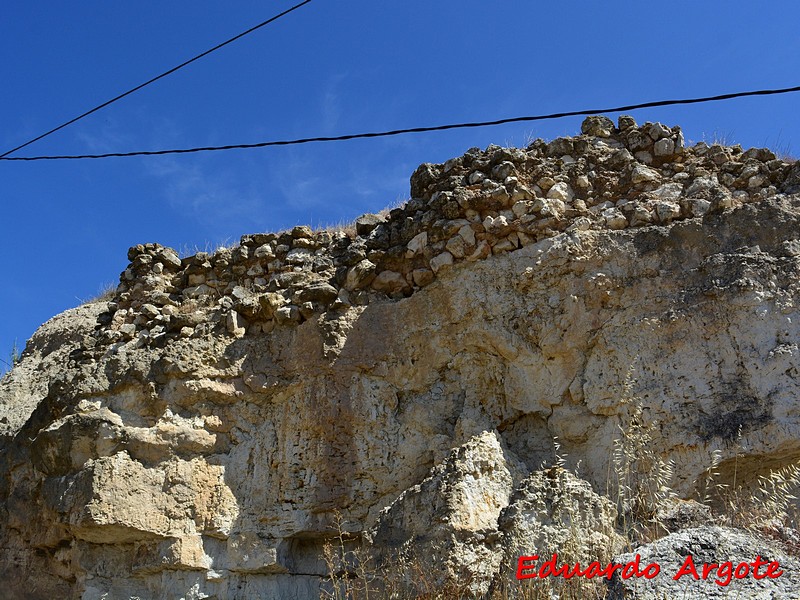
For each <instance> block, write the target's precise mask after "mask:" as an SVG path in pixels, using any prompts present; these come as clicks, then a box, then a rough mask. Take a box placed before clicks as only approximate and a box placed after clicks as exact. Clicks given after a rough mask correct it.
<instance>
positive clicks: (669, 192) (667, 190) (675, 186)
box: [651, 182, 683, 201]
mask: <svg viewBox="0 0 800 600" xmlns="http://www.w3.org/2000/svg"><path fill="white" fill-rule="evenodd" d="M682 192H683V185H681V184H680V183H676V182H670V183H665V184H664V185H662V186H661V187H659V188H658V189H656V190H654V191H653V192H651V195H652V197H653V198H656V199H657V200H665V201H670V200H677V199H678V198H680V197H681V193H682Z"/></svg>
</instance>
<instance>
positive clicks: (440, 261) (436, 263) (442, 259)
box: [431, 251, 453, 273]
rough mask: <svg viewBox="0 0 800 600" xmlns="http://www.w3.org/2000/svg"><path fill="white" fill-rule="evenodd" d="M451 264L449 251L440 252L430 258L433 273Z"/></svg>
mask: <svg viewBox="0 0 800 600" xmlns="http://www.w3.org/2000/svg"><path fill="white" fill-rule="evenodd" d="M452 264H453V255H452V254H450V253H449V252H446V251H445V252H442V253H441V254H439V255H438V256H434V257H433V258H432V259H431V269H432V270H433V272H434V273H438V272H439V271H440V270H442V269H443V268H445V267H448V266H450V265H452Z"/></svg>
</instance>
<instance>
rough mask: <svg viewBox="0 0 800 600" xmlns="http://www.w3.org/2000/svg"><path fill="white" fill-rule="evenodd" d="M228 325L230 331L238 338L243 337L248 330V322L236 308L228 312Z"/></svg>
mask: <svg viewBox="0 0 800 600" xmlns="http://www.w3.org/2000/svg"><path fill="white" fill-rule="evenodd" d="M226 326H227V329H228V333H232V334H233V335H234V336H235V337H237V338H240V337H243V336H244V334H245V333H246V332H247V329H246V328H247V322H246V321H245V320H244V319H243V318H242V317H241V315H240V314H239V313H237V312H236V311H235V310H232V311H230V312H229V313H228V318H227V321H226Z"/></svg>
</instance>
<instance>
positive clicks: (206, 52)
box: [0, 0, 311, 158]
mask: <svg viewBox="0 0 800 600" xmlns="http://www.w3.org/2000/svg"><path fill="white" fill-rule="evenodd" d="M309 2H311V0H305V1H304V2H300V3H299V4H295V5H294V6H292V7H291V8H288V9H286V10H285V11H283V12H282V13H279V14H277V15H275V16H274V17H270V18H269V19H267V20H266V21H263V22H261V23H259V24H258V25H256V26H254V27H251V28H250V29H248V30H247V31H243V32H242V33H240V34H239V35H236V36H234V37H232V38H231V39H229V40H226V41H224V42H222V43H221V44H217V45H216V46H214V47H213V48H210V49H208V50H206V51H205V52H202V53H201V54H198V55H197V56H195V57H194V58H190V59H189V60H187V61H185V62H182V63H181V64H179V65H178V66H177V67H173V68H171V69H170V70H169V71H164V72H163V73H161V75H157V76H155V77H153V78H152V79H149V80H147V81H145V82H144V83H142V84H139V85H137V86H136V87H135V88H131V89H129V90H128V91H127V92H125V93H123V94H120V95H119V96H115V97H114V98H111V100H107V101H106V102H103V103H102V104H99V105H97V106H95V107H94V108H92V109H91V110H87V111H86V112H85V113H83V114H81V115H78V116H77V117H75V118H74V119H70V120H69V121H67V122H66V123H62V124H61V125H59V126H58V127H54V128H53V129H51V130H50V131H48V132H46V133H43V134H42V135H40V136H37V137H35V138H33V139H32V140H28V141H27V142H25V143H24V144H21V145H19V146H17V147H16V148H12V149H11V150H9V151H8V152H5V153H4V154H2V155H0V158H5V157H6V156H8V155H9V154H12V153H13V152H16V151H17V150H21V149H22V148H24V147H25V146H30V145H31V144H33V143H34V142H38V141H39V140H41V139H42V138H46V137H47V136H48V135H50V134H51V133H55V132H56V131H59V130H61V129H64V127H67V126H68V125H72V124H73V123H75V122H76V121H80V120H81V119H83V118H84V117H88V116H89V115H91V114H92V113H96V112H97V111H98V110H100V109H102V108H105V107H106V106H108V105H109V104H113V103H114V102H116V101H117V100H122V98H124V97H125V96H130V95H131V94H133V93H134V92H138V91H139V90H140V89H142V88H143V87H147V86H148V85H150V84H151V83H155V82H156V81H158V80H159V79H163V78H164V77H166V76H167V75H172V74H173V73H174V72H175V71H178V70H179V69H182V68H183V67H185V66H187V65H190V64H192V63H193V62H195V61H196V60H200V59H201V58H203V57H204V56H208V55H209V54H211V53H212V52H215V51H217V50H219V49H220V48H222V47H223V46H227V45H228V44H230V43H232V42H235V41H236V40H238V39H240V38H243V37H244V36H246V35H247V34H249V33H253V32H254V31H256V30H257V29H261V28H262V27H264V26H265V25H269V24H270V23H273V22H275V21H277V20H278V19H280V18H281V17H285V16H286V15H288V14H289V13H291V12H293V11H295V10H297V9H298V8H300V7H301V6H304V5H306V4H308V3H309Z"/></svg>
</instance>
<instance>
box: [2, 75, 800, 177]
mask: <svg viewBox="0 0 800 600" xmlns="http://www.w3.org/2000/svg"><path fill="white" fill-rule="evenodd" d="M789 92H800V86H794V87H789V88H782V89H775V90H755V91H750V92H735V93H733V94H721V95H719V96H706V97H704V98H686V99H682V100H659V101H656V102H642V103H640V104H629V105H627V106H614V107H611V108H593V109H585V110H573V111H569V112H559V113H552V114H548V115H535V116H526V117H510V118H507V119H497V120H495V121H477V122H474V123H452V124H449V125H434V126H431V127H411V128H408V129H394V130H391V131H380V132H372V133H351V134H347V135H337V136H332V137H308V138H299V139H294V140H273V141H269V142H258V143H255V144H231V145H227V146H203V147H199V148H179V149H173V150H139V151H135V152H109V153H106V154H73V155H61V156H12V157H0V160H28V161H32V160H74V159H83V158H112V157H124V156H160V155H163V154H190V153H193V152H215V151H219V150H243V149H249V148H266V147H267V146H295V145H299V144H310V143H313V142H343V141H345V140H357V139H365V138H379V137H389V136H393V135H403V134H406V133H426V132H429V131H445V130H448V129H467V128H473V127H490V126H493V125H503V124H506V123H521V122H526V121H545V120H549V119H561V118H564V117H577V116H586V115H597V114H602V113H616V112H625V111H631V110H637V109H640V108H654V107H657V106H674V105H679V104H699V103H701V102H717V101H720V100H731V99H733V98H744V97H747V96H771V95H775V94H787V93H789Z"/></svg>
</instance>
